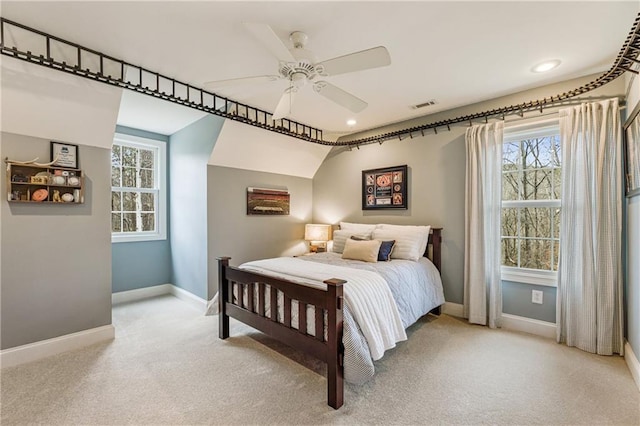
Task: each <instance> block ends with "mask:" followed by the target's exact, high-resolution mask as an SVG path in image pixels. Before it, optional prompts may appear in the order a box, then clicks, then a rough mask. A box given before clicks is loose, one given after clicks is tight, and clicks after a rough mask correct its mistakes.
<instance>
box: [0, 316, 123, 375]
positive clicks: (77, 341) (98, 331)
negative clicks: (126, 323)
mask: <svg viewBox="0 0 640 426" xmlns="http://www.w3.org/2000/svg"><path fill="white" fill-rule="evenodd" d="M114 337H115V329H114V327H113V325H111V324H109V325H103V326H102V327H96V328H92V329H89V330H83V331H79V332H77V333H71V334H65V335H64V336H59V337H54V338H52V339H47V340H41V341H39V342H35V343H29V344H26V345H22V346H16V347H15V348H9V349H5V350H2V351H0V367H1V368H5V367H14V366H16V365H20V364H26V363H28V362H32V361H37V360H39V359H42V358H46V357H48V356H52V355H58V354H60V353H63V352H67V351H71V350H74V349H80V348H83V347H85V346H89V345H93V344H94V343H99V342H103V341H106V340H112V339H113V338H114Z"/></svg>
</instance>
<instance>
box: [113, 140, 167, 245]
mask: <svg viewBox="0 0 640 426" xmlns="http://www.w3.org/2000/svg"><path fill="white" fill-rule="evenodd" d="M165 152H166V147H165V144H164V143H163V142H158V141H154V140H152V139H144V138H139V137H134V136H129V135H122V134H116V137H115V138H114V141H113V147H112V148H111V240H112V242H125V241H147V240H160V239H165V238H166V207H165V206H166V191H165V187H164V186H165V185H164V175H165V160H164V159H165Z"/></svg>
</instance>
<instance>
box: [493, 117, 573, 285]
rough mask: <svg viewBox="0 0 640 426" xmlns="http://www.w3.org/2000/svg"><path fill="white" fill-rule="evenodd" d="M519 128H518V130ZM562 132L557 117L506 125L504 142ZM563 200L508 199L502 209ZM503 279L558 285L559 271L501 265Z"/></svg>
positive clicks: (543, 205) (553, 205)
mask: <svg viewBox="0 0 640 426" xmlns="http://www.w3.org/2000/svg"><path fill="white" fill-rule="evenodd" d="M516 129H517V130H516ZM559 132H560V123H559V120H558V119H557V118H551V119H546V120H541V121H537V122H533V123H525V124H523V125H514V126H510V127H505V129H504V137H503V141H502V143H509V142H515V141H519V140H520V139H521V138H522V137H545V136H550V135H554V134H558V133H559ZM561 202H562V200H544V199H541V200H507V201H502V206H501V209H503V208H509V207H515V208H522V207H560V206H561ZM500 275H501V279H502V280H503V281H511V282H516V283H523V284H534V285H540V286H546V287H557V286H558V271H544V270H541V269H528V268H516V267H512V266H502V267H501V274H500Z"/></svg>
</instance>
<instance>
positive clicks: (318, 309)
mask: <svg viewBox="0 0 640 426" xmlns="http://www.w3.org/2000/svg"><path fill="white" fill-rule="evenodd" d="M441 232H442V228H432V232H431V234H430V235H429V244H428V248H427V251H426V253H425V254H424V256H425V257H428V258H430V259H431V260H432V261H433V263H434V264H435V266H436V267H437V268H438V270H440V267H441V257H440V248H441V242H442V236H441ZM229 259H230V258H229V257H220V258H218V303H219V309H220V318H219V321H220V324H219V335H220V338H221V339H226V338H227V337H229V318H235V319H237V320H238V321H240V322H243V323H245V324H247V325H249V326H251V327H253V328H255V329H256V330H260V331H262V332H263V333H265V334H267V335H269V336H271V337H273V338H274V339H276V340H279V341H280V342H282V343H284V344H286V345H289V346H291V347H292V348H295V349H298V350H300V351H302V352H304V353H306V354H309V355H311V356H314V357H315V358H317V359H319V360H321V361H324V362H326V363H327V394H328V404H329V405H330V406H331V407H333V408H336V409H337V408H340V407H341V406H342V404H343V403H344V365H343V360H344V346H343V344H342V334H343V312H342V309H343V302H344V298H343V284H344V283H345V282H346V281H343V280H339V279H330V280H327V281H324V283H325V284H326V285H327V289H326V290H321V289H317V288H313V287H308V286H304V285H300V284H296V283H292V282H289V281H284V280H280V279H277V278H272V277H269V276H266V275H261V274H257V273H254V272H249V271H246V270H243V269H239V268H234V267H233V266H229ZM245 294H246V297H244V295H245ZM278 300H282V305H283V315H282V317H279V315H278V312H279V309H278ZM294 301H296V302H297V308H295V307H294V306H295V304H294V303H293V302H294ZM309 306H313V307H314V308H315V318H314V326H313V327H314V329H315V330H314V333H313V334H309V333H307V330H308V327H307V325H308V324H307V315H306V314H307V309H308V307H309ZM295 309H297V317H298V326H297V328H296V327H294V326H292V321H291V320H292V318H294V317H295V316H296V313H295V312H294V310H295ZM431 313H433V314H436V315H439V314H440V307H437V308H434V309H433V310H432V311H431ZM325 329H326V330H327V331H326V333H325Z"/></svg>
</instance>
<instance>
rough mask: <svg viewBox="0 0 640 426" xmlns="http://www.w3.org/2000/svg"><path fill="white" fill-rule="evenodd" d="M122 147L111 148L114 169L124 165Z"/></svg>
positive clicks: (114, 146)
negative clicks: (121, 157) (121, 159)
mask: <svg viewBox="0 0 640 426" xmlns="http://www.w3.org/2000/svg"><path fill="white" fill-rule="evenodd" d="M120 152H121V148H120V145H113V147H112V148H111V165H112V166H114V167H119V166H121V165H122V163H121V162H120Z"/></svg>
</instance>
